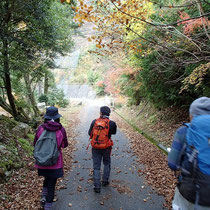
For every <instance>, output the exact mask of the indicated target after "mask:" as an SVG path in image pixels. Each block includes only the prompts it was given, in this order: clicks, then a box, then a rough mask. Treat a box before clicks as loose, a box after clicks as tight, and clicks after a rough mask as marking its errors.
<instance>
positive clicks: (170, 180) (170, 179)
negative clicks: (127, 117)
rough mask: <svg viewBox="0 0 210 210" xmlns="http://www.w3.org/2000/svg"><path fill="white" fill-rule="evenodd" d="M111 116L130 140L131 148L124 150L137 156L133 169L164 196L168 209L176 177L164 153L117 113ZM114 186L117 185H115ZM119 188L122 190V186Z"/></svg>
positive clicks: (165, 205)
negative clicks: (135, 165)
mask: <svg viewBox="0 0 210 210" xmlns="http://www.w3.org/2000/svg"><path fill="white" fill-rule="evenodd" d="M112 118H113V119H114V120H115V121H116V123H117V125H118V127H119V128H120V129H121V130H123V131H124V133H125V134H126V136H127V137H128V139H129V140H130V142H129V144H130V148H131V150H127V151H126V152H129V153H130V152H133V153H134V154H135V155H136V156H137V157H138V159H137V163H138V164H139V166H138V165H137V166H138V167H137V168H135V169H133V170H137V172H138V173H139V176H142V175H143V176H144V177H145V180H146V182H147V184H149V185H150V186H151V187H152V188H153V189H154V190H155V191H156V192H157V193H158V195H162V196H164V197H165V203H164V204H163V205H164V207H166V208H169V209H170V208H171V203H172V199H173V196H174V189H175V186H176V178H175V176H174V174H173V172H172V171H171V170H170V169H169V168H168V163H167V157H166V155H165V154H163V152H162V151H161V150H159V149H158V148H157V147H156V146H154V145H153V144H152V143H151V142H149V140H147V139H146V138H145V137H144V136H142V135H141V134H140V133H138V132H136V130H134V129H133V128H132V127H131V126H130V125H129V124H127V123H126V122H125V121H124V120H122V119H121V118H120V117H119V116H118V115H117V114H115V113H113V115H112ZM142 164H143V166H142ZM115 187H117V186H116V185H115ZM140 187H141V186H140ZM119 189H120V191H121V190H122V191H121V192H123V188H122V187H121V188H119ZM147 200H148V199H145V200H144V202H146V201H147Z"/></svg>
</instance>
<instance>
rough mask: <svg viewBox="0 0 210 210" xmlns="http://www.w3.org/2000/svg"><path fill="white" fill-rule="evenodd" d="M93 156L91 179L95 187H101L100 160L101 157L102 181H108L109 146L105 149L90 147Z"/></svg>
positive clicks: (109, 168) (109, 164)
mask: <svg viewBox="0 0 210 210" xmlns="http://www.w3.org/2000/svg"><path fill="white" fill-rule="evenodd" d="M92 157H93V181H94V186H95V187H96V188H100V187H101V174H100V169H101V161H102V158H103V164H104V170H103V177H102V180H103V181H108V180H109V176H110V170H111V147H110V148H107V149H94V148H92Z"/></svg>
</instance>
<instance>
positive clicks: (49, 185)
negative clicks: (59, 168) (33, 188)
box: [43, 176, 57, 203]
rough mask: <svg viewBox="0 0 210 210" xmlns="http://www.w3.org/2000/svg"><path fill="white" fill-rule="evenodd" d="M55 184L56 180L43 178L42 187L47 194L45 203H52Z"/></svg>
mask: <svg viewBox="0 0 210 210" xmlns="http://www.w3.org/2000/svg"><path fill="white" fill-rule="evenodd" d="M56 182H57V178H54V177H50V176H45V179H44V183H43V187H46V188H47V192H48V193H47V197H46V202H47V203H52V202H53V199H54V194H55V185H56Z"/></svg>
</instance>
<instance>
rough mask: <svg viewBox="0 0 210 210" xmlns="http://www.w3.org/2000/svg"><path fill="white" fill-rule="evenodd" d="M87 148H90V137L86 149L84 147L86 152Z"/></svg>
mask: <svg viewBox="0 0 210 210" xmlns="http://www.w3.org/2000/svg"><path fill="white" fill-rule="evenodd" d="M89 146H90V137H89V140H88V145H87V147H86V150H87V151H88V149H89Z"/></svg>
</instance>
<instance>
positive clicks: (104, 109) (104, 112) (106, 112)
mask: <svg viewBox="0 0 210 210" xmlns="http://www.w3.org/2000/svg"><path fill="white" fill-rule="evenodd" d="M100 112H101V113H102V115H107V116H109V115H110V113H111V110H110V108H109V107H108V106H102V107H101V108H100Z"/></svg>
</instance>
